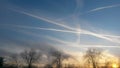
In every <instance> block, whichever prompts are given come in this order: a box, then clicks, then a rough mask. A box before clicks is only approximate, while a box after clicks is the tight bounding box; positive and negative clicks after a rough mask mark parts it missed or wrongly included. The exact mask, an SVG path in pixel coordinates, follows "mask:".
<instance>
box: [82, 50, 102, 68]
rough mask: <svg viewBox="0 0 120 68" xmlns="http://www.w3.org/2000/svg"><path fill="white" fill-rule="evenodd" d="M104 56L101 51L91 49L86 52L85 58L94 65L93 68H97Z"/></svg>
mask: <svg viewBox="0 0 120 68" xmlns="http://www.w3.org/2000/svg"><path fill="white" fill-rule="evenodd" d="M101 54H102V51H101V50H97V49H93V48H90V49H88V50H87V51H86V54H85V55H84V58H85V59H86V60H87V62H88V63H90V64H92V67H93V68H97V62H98V60H99V58H100V56H101Z"/></svg>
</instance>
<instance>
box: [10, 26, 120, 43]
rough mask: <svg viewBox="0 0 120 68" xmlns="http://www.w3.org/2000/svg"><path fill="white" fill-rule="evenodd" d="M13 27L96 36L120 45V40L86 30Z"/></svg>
mask: <svg viewBox="0 0 120 68" xmlns="http://www.w3.org/2000/svg"><path fill="white" fill-rule="evenodd" d="M9 25H10V24H9ZM11 26H13V27H19V28H26V29H37V30H48V31H56V32H65V33H73V34H86V35H91V36H95V37H98V38H101V39H105V40H108V41H111V42H115V43H120V42H119V41H120V40H119V39H116V38H111V37H106V36H104V35H102V34H97V33H94V32H90V31H86V30H80V29H79V30H78V29H77V31H70V30H60V29H53V28H40V27H30V26H20V25H11ZM78 38H80V37H78ZM79 41H80V40H79V39H78V42H79Z"/></svg>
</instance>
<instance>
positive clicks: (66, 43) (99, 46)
mask: <svg viewBox="0 0 120 68" xmlns="http://www.w3.org/2000/svg"><path fill="white" fill-rule="evenodd" d="M46 38H47V39H50V40H52V41H56V42H58V43H61V44H63V45H67V46H70V47H83V48H84V47H85V48H86V47H87V48H89V47H97V48H102V47H105V48H111V47H112V48H120V46H107V45H95V44H94V45H83V44H76V43H74V42H68V41H63V40H60V39H57V38H54V37H49V36H47V37H46Z"/></svg>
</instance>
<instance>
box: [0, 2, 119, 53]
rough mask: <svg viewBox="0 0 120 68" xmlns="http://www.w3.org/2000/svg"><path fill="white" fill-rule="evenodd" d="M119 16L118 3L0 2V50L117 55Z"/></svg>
mask: <svg viewBox="0 0 120 68" xmlns="http://www.w3.org/2000/svg"><path fill="white" fill-rule="evenodd" d="M119 12H120V0H36V1H35V0H0V49H1V50H2V51H3V52H4V51H5V52H6V51H8V52H14V53H15V52H20V51H22V50H23V49H25V48H40V49H47V48H50V47H56V48H58V49H63V50H64V51H70V52H74V51H75V52H79V51H81V52H83V51H84V50H85V48H89V47H97V48H102V49H104V50H108V51H109V52H110V53H112V54H115V55H116V54H117V55H118V54H119V52H118V51H119V45H120V42H119V41H120V32H119V29H120V27H119V26H120V23H119V22H120V19H119V18H120V14H119ZM13 48H14V49H13ZM111 50H112V51H111Z"/></svg>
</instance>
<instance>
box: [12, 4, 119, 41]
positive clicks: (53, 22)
mask: <svg viewBox="0 0 120 68" xmlns="http://www.w3.org/2000/svg"><path fill="white" fill-rule="evenodd" d="M116 6H118V5H116ZM109 7H110V6H109ZM14 11H17V12H19V13H22V14H25V15H28V16H30V17H33V18H36V19H39V20H43V21H45V22H48V23H51V24H55V25H57V26H60V27H63V28H66V29H68V30H58V29H52V28H34V27H33V29H41V30H50V31H59V32H68V33H75V34H86V35H91V36H95V37H97V38H101V39H105V40H108V41H111V42H114V43H120V42H119V41H120V40H119V39H116V38H115V37H114V38H113V36H112V37H107V36H104V35H102V34H97V33H94V32H91V31H87V30H83V29H77V28H72V27H70V26H68V25H64V24H61V23H58V22H55V21H53V20H49V19H46V18H43V17H40V16H36V15H33V14H30V13H27V12H24V11H18V10H14ZM25 27H26V26H25ZM25 27H24V28H25ZM26 28H28V27H26ZM30 28H32V27H30Z"/></svg>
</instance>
